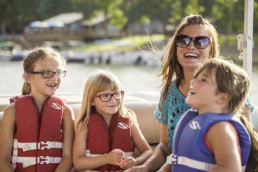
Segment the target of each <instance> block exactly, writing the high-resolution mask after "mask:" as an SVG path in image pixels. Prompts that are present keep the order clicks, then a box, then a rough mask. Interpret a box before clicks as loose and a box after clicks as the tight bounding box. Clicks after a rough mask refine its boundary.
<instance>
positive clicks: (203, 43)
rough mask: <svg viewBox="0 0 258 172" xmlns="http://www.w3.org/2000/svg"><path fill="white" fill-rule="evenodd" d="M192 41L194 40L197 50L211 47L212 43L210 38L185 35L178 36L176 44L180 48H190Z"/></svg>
mask: <svg viewBox="0 0 258 172" xmlns="http://www.w3.org/2000/svg"><path fill="white" fill-rule="evenodd" d="M191 40H193V44H194V46H195V48H198V49H204V48H207V47H208V46H209V44H210V43H211V39H210V37H208V36H196V37H190V36H187V35H183V34H178V35H177V36H176V38H175V43H176V45H177V46H178V47H182V48H185V47H188V46H189V45H190V43H191Z"/></svg>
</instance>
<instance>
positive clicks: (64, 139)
mask: <svg viewBox="0 0 258 172" xmlns="http://www.w3.org/2000/svg"><path fill="white" fill-rule="evenodd" d="M65 66H66V65H65V59H64V58H63V57H62V56H60V54H59V53H58V52H56V51H55V50H54V49H52V48H48V47H39V48H35V49H34V50H32V51H31V52H30V53H29V54H28V55H27V56H26V57H25V58H24V60H23V68H24V74H23V77H24V79H25V83H24V86H23V91H22V94H23V95H22V96H17V97H14V98H13V99H11V102H13V103H11V104H10V105H9V106H7V108H6V109H5V112H4V117H3V121H2V125H1V130H0V171H17V172H25V171H31V172H33V171H35V172H36V171H38V172H40V171H49V172H53V171H56V172H57V171H60V172H63V171H69V170H70V169H71V168H72V143H73V135H74V126H73V111H72V109H71V108H70V107H69V106H68V105H66V103H65V101H64V100H62V99H60V98H58V97H56V96H54V94H55V92H56V90H57V89H58V88H59V86H60V83H61V81H62V77H64V76H65V74H66V72H65Z"/></svg>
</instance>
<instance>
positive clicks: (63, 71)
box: [30, 70, 66, 79]
mask: <svg viewBox="0 0 258 172" xmlns="http://www.w3.org/2000/svg"><path fill="white" fill-rule="evenodd" d="M49 72H50V73H51V74H49V75H48V74H47V73H49ZM30 73H31V74H41V75H42V77H43V78H45V79H47V78H52V77H53V76H54V75H56V76H57V77H65V75H66V70H61V71H50V70H44V71H41V72H36V71H32V72H30Z"/></svg>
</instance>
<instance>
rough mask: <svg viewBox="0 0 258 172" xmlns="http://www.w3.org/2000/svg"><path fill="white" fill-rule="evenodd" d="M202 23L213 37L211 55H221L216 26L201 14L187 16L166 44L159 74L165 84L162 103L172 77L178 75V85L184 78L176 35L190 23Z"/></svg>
mask: <svg viewBox="0 0 258 172" xmlns="http://www.w3.org/2000/svg"><path fill="white" fill-rule="evenodd" d="M195 24H197V25H201V26H202V27H203V28H204V29H205V30H206V31H207V32H208V33H209V36H210V37H211V49H210V57H212V58H213V57H218V56H219V44H218V33H217V31H216V29H215V27H214V26H213V25H212V24H211V23H210V21H209V20H208V19H205V18H203V17H202V16H201V15H192V14H191V15H189V16H186V17H185V18H184V19H183V20H182V22H181V23H180V24H179V26H178V27H177V28H176V30H175V33H174V35H173V36H172V38H171V39H170V41H169V42H168V44H167V46H166V54H165V55H164V58H163V61H162V71H161V73H160V74H159V75H158V76H161V77H162V85H164V89H163V93H162V96H161V100H162V101H161V104H163V103H164V101H165V99H166V97H167V92H168V88H169V86H170V85H171V82H172V79H173V78H174V77H176V82H177V85H179V83H180V82H181V80H182V79H184V72H183V68H182V66H181V65H180V64H179V62H178V60H177V46H176V44H175V37H176V35H177V34H180V33H181V31H182V30H183V29H184V28H185V27H187V26H189V25H195Z"/></svg>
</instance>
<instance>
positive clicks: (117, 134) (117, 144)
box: [86, 113, 134, 171]
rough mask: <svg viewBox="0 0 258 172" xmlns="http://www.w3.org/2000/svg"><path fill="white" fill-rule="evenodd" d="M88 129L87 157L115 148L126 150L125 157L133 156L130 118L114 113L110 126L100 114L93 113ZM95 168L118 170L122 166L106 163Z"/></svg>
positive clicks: (99, 169) (98, 169) (102, 153)
mask: <svg viewBox="0 0 258 172" xmlns="http://www.w3.org/2000/svg"><path fill="white" fill-rule="evenodd" d="M88 131H89V132H88V138H87V144H86V156H87V157H96V156H99V155H104V154H107V153H109V152H110V151H112V150H113V149H121V150H122V151H124V152H125V156H124V158H127V157H130V156H133V152H134V143H133V141H132V138H131V128H130V124H129V118H124V117H122V116H120V115H118V114H114V115H113V116H112V119H111V122H110V126H109V127H108V125H107V123H106V121H105V119H104V118H103V117H102V116H101V115H100V114H97V113H93V114H91V116H90V120H89V123H88ZM93 170H94V171H118V170H121V168H120V167H119V166H116V165H104V166H101V167H99V168H96V169H93Z"/></svg>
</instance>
